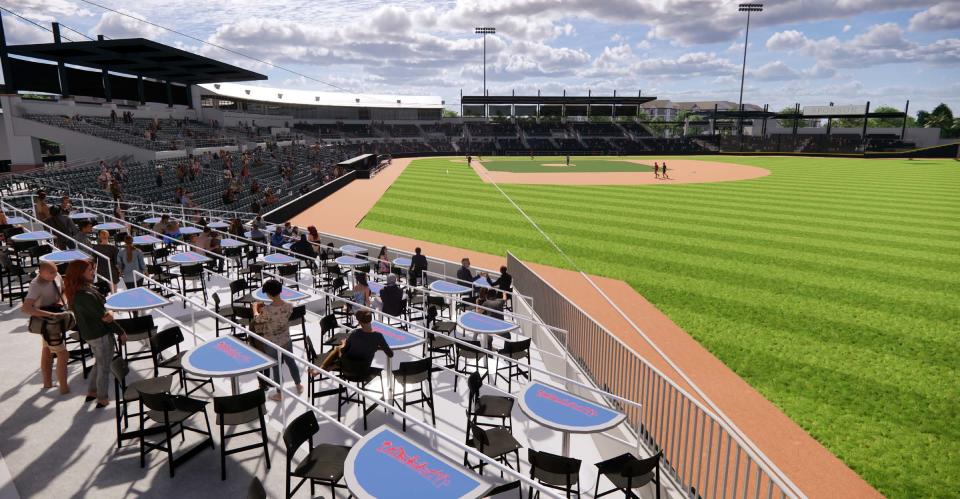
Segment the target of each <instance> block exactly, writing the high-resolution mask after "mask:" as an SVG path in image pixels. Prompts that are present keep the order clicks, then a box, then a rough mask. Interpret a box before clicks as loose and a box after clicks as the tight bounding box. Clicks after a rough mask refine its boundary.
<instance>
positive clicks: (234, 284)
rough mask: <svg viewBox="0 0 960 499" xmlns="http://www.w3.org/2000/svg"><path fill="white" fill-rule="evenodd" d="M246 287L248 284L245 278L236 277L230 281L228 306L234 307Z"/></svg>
mask: <svg viewBox="0 0 960 499" xmlns="http://www.w3.org/2000/svg"><path fill="white" fill-rule="evenodd" d="M248 289H250V285H249V284H247V280H246V279H236V280H233V281H230V306H231V307H236V306H237V300H239V299H240V298H243V297H244V295H246V293H247V290H248Z"/></svg>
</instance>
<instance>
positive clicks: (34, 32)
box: [3, 14, 76, 45]
mask: <svg viewBox="0 0 960 499" xmlns="http://www.w3.org/2000/svg"><path fill="white" fill-rule="evenodd" d="M34 20H35V19H34ZM3 34H4V36H6V38H7V43H9V44H11V45H19V44H22V43H51V42H53V35H52V34H50V33H49V32H47V31H44V30H42V29H40V28H38V27H36V26H34V25H33V24H29V23H27V22H26V21H21V20H20V19H18V18H16V17H13V16H7V15H6V14H4V18H3ZM71 34H72V33H63V35H64V36H66V37H67V38H70V39H73V38H74V37H72V36H70V35H71ZM74 36H76V35H74Z"/></svg>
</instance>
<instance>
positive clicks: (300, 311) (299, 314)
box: [290, 305, 307, 321]
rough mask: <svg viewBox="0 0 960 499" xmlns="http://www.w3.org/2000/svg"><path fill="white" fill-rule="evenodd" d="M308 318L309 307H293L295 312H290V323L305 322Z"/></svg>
mask: <svg viewBox="0 0 960 499" xmlns="http://www.w3.org/2000/svg"><path fill="white" fill-rule="evenodd" d="M306 316H307V306H306V305H297V306H296V307H293V310H292V311H291V312H290V321H299V320H303V318H304V317H306Z"/></svg>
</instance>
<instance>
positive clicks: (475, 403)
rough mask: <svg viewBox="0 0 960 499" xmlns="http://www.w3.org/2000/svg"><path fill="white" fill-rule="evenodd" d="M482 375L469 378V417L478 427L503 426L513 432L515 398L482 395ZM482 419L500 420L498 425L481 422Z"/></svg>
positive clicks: (471, 375) (475, 374)
mask: <svg viewBox="0 0 960 499" xmlns="http://www.w3.org/2000/svg"><path fill="white" fill-rule="evenodd" d="M484 377H485V376H481V375H480V373H476V372H474V373H471V374H470V377H469V378H467V387H468V388H469V390H470V393H469V395H468V398H467V416H468V418H470V419H472V420H473V423H474V424H475V425H478V426H487V427H498V426H503V427H506V428H509V429H510V431H513V403H514V399H513V397H504V396H501V395H480V387H482V386H483V378H484ZM480 418H486V419H498V420H499V422H498V423H496V424H495V423H489V422H485V421H480Z"/></svg>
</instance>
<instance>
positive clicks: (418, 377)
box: [396, 357, 433, 383]
mask: <svg viewBox="0 0 960 499" xmlns="http://www.w3.org/2000/svg"><path fill="white" fill-rule="evenodd" d="M432 365H433V363H432V362H431V360H430V358H429V357H428V358H425V359H417V360H411V361H407V362H401V363H400V365H399V366H397V371H396V374H397V376H398V377H399V378H400V381H401V382H405V383H420V382H422V381H424V380H426V379H427V378H428V377H429V376H430V367H432Z"/></svg>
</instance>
